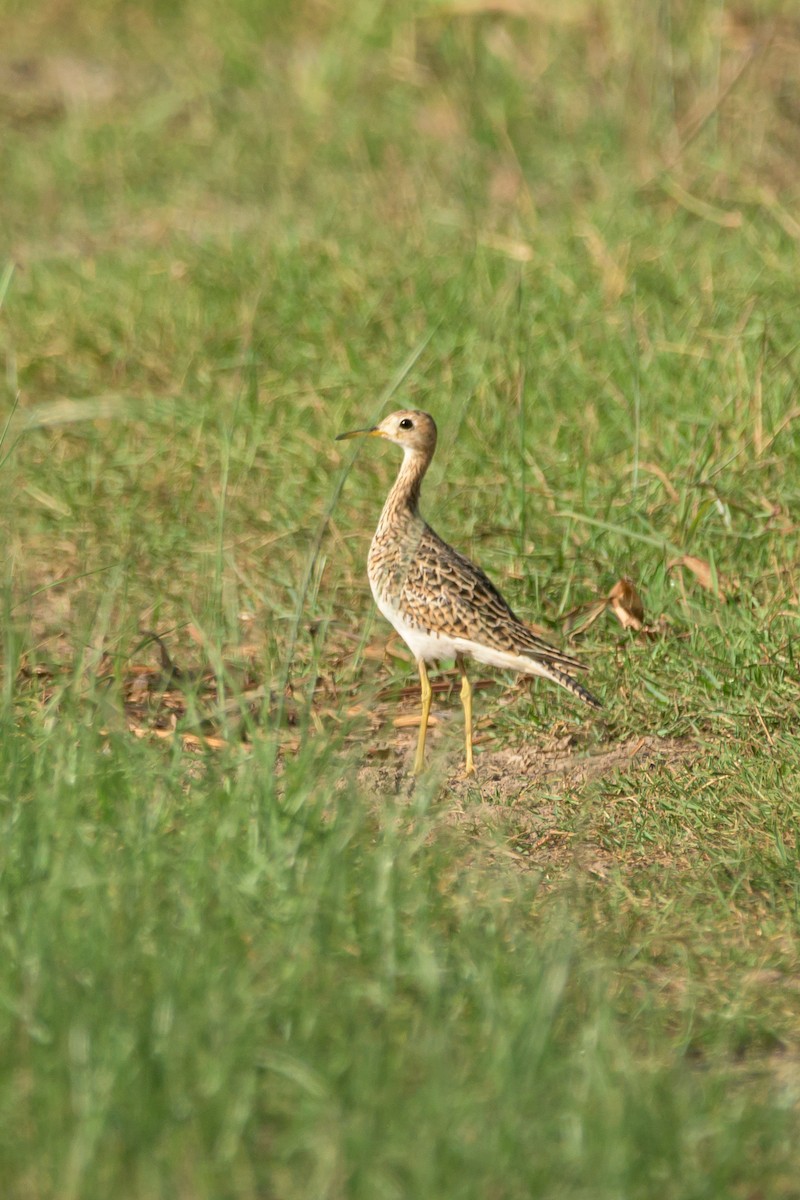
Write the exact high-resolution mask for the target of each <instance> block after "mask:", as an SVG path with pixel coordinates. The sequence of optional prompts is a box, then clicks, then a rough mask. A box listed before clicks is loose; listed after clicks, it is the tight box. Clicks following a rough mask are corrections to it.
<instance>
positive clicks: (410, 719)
mask: <svg viewBox="0 0 800 1200" xmlns="http://www.w3.org/2000/svg"><path fill="white" fill-rule="evenodd" d="M421 720H422V716H421V714H420V713H404V714H403V716H401V717H395V718H394V720H393V721H392V724H393V725H394V727H395V729H416V728H417V727H418V726H419V724H420V721H421ZM438 724H439V718H438V717H435V716H434V715H433V713H431V715H430V716H429V717H428V728H431V727H432V726H433V725H438Z"/></svg>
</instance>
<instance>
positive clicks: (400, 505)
mask: <svg viewBox="0 0 800 1200" xmlns="http://www.w3.org/2000/svg"><path fill="white" fill-rule="evenodd" d="M430 462H431V455H430V454H425V453H424V452H423V451H421V450H406V451H405V454H404V456H403V461H402V463H401V464H400V470H399V471H398V473H397V479H395V481H394V485H393V486H392V490H391V491H390V492H389V495H388V496H387V497H386V503H385V504H384V506H383V512H382V513H381V518H380V520H379V522H378V528H377V529H376V531H375V536H376V538H377V537H380V536H381V535H382V534H385V533H386V532H387V531H388V530H389V529H391V528H392V526H396V525H398V524H400V523H401V522H403V521H405V520H408V519H409V518H411V519H412V520H415V521H418V520H421V517H420V515H419V493H420V489H421V487H422V480H423V479H424V477H425V472H426V471H427V469H428V467H429V466H430Z"/></svg>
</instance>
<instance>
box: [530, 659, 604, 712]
mask: <svg viewBox="0 0 800 1200" xmlns="http://www.w3.org/2000/svg"><path fill="white" fill-rule="evenodd" d="M542 674H543V675H545V674H546V675H547V678H548V679H552V680H553V682H554V683H560V684H561V686H562V687H563V688H566V689H567V691H568V692H572V694H573V695H575V696H579V697H580V699H581V700H583V702H584V704H589V705H591V707H592V708H602V707H603V705H602V703H601V701H600V700H598V699H597V697H596V696H593V695H592V693H591V692H590V691H589V689H588V688H585V687H584V686H583V684H582V683H578V681H577V679H573V678H572V676H571V675H568V674H567V672H566V671H561V670H559V668H558V667H554V666H553V665H552V664H551V663H547V665H546V670H544V671H543V672H542Z"/></svg>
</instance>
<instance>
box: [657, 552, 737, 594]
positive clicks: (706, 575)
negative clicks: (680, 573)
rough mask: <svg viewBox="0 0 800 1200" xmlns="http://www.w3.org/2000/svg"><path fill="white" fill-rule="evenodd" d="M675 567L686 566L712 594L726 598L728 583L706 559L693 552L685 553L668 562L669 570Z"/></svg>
mask: <svg viewBox="0 0 800 1200" xmlns="http://www.w3.org/2000/svg"><path fill="white" fill-rule="evenodd" d="M673 567H686V569H687V571H691V573H692V574H693V575H694V577H695V579H696V580H697V582H698V583H699V584H700V586H701V587H702V588H705V590H706V591H707V592H711V594H712V596H718V597H719V598H720V600H724V599H725V594H726V585H725V583H724V581H723V579H722V576H721V575H719V574H717V573H716V572H715V571H714V570H713V568H712V567H711V564H710V563H707V562H706V561H705V559H703V558H695V556H694V555H693V554H684V555H682V556H681V558H673V560H672V562H669V563H667V570H668V571H671V570H672V569H673Z"/></svg>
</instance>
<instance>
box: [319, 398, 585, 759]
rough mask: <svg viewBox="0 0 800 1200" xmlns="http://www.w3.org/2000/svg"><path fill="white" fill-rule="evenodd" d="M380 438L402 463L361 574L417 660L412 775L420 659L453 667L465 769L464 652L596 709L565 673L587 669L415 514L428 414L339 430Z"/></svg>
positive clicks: (428, 441) (426, 460) (426, 694)
mask: <svg viewBox="0 0 800 1200" xmlns="http://www.w3.org/2000/svg"><path fill="white" fill-rule="evenodd" d="M352 437H380V438H385V439H386V440H387V441H390V442H394V444H395V445H396V446H400V447H402V450H403V462H402V465H401V467H400V471H399V473H398V475H397V479H396V480H395V482H394V486H393V487H392V489H391V491H390V492H389V495H388V496H387V498H386V503H385V504H384V506H383V512H382V513H381V517H380V520H379V521H378V528H377V529H376V530H375V536H374V537H373V539H372V545H371V546H370V548H369V557H368V559H367V573H368V575H369V582H370V587H371V588H372V594H373V596H374V597H375V603H376V604H377V606H378V608H379V609H380V611H381V612H382V613H383V615H384V616H385V617H386V619H387V621H389V622H391V624H392V625H394V627H395V629H396V630H397V632H398V633H399V634H400V636H401V638H402V639H403V641H404V642H406V644H407V645H408V646H409V648H410V649H411V652H412V654H413V655H414V658H415V659H416V661H417V667H418V669H419V680H420V685H421V688H422V715H421V718H420V726H419V737H418V740H417V753H416V757H415V759H414V774H415V775H419V774H420V772H421V771H422V769H423V766H424V762H425V736H426V733H427V730H428V717H429V715H430V711H431V685H430V683H429V681H428V672H427V669H426V666H425V664H426V663H428V662H433V661H436V660H438V659H443V658H445V659H447V658H454V659H455V660H456V664H457V666H458V669H459V671H460V672H461V701H462V704H463V705H464V722H465V738H466V772H467V774H468V775H471V774H472V772H473V771H474V769H475V766H474V763H473V758H472V687H471V685H470V682H469V678H468V676H467V671H466V666H465V660H466V659H467V658H474V659H476V661H477V662H480V663H487V664H488V665H489V666H492V667H505V668H508V669H510V670H512V671H521V672H522V673H523V674H524V675H543V676H544V678H545V679H551V680H552V681H553V682H554V683H559V684H560V685H561V686H562V687H564V688H567V689H568V690H569V691H570V692H572V693H573V694H574V695H576V696H579V697H580V699H581V700H583V701H585V702H586V703H587V704H591V705H592V706H593V707H594V708H600V707H601V705H600V701H599V700H596V699H595V697H594V696H593V695H592V694H591V692H589V691H587V690H586V688H585V687H583V685H582V684H580V683H578V681H577V680H576V679H574V678H573V674H572V673H573V672H574V671H583V670H585V669H586V668H585V667H584V665H583V663H580V662H578V661H577V659H574V658H571V657H570V656H569V655H568V654H562V653H561V651H560V650H557V649H556V648H555V647H554V646H550V645H549V644H548V643H547V642H545V641H543V640H542V638H540V637H538V636H537V635H536V634H535V633H534V632H533V630H531V629H529V628H528V627H527V625H524V624H523V623H522V621H520V619H519V618H518V617H517V616H515V614H514V613H513V612H512V611H511V609H510V608H509V606H508V605H507V604H506V602H505V600H504V599H503V597H502V596H501V595H500V593H499V592H498V590H497V588H496V587H495V586H494V584H493V583H492V581H491V580H490V579H489V578H488V576H486V575H485V574H484V573H483V571H482V570H481V569H480V567H477V566H476V565H475V563H473V562H470V560H469V559H468V558H466V557H465V556H464V555H463V554H459V552H458V551H457V550H454V549H453V547H452V546H448V544H447V542H444V541H442V539H441V538H440V537H439V535H438V534H436V533H434V531H433V530H432V529H431V527H430V525H427V524H426V523H425V521H423V519H422V517H421V516H420V514H419V493H420V487H421V486H422V480H423V478H424V476H425V472H426V471H427V469H428V467H429V466H430V462H431V459H432V458H433V453H434V450H435V449H436V423H435V422H434V420H433V417H431V416H430V415H429V414H428V413H426V412H420V411H419V410H417V409H408V410H405V409H404V410H402V411H400V412H395V413H392V414H391V416H388V417H385V418H384V419H383V420H382V421H381V422H380V424H379V425H374V426H372V427H371V428H370V429H355V430H353V432H352V433H340V434H339V437H338V438H337V439H336V440H337V441H341V440H342V439H343V438H352Z"/></svg>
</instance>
